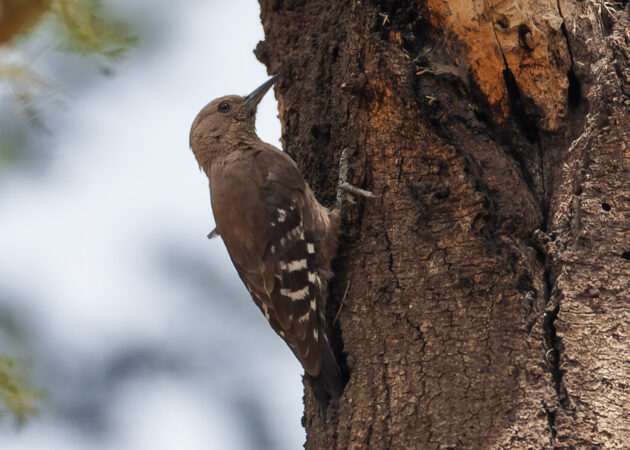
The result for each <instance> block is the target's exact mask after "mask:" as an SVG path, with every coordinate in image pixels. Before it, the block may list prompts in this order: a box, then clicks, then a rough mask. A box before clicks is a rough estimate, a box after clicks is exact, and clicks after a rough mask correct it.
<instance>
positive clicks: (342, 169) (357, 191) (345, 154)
mask: <svg viewBox="0 0 630 450" xmlns="http://www.w3.org/2000/svg"><path fill="white" fill-rule="evenodd" d="M351 151H352V148H350V147H346V148H344V149H343V151H342V152H341V158H339V181H338V182H337V202H336V207H337V208H338V209H341V207H342V206H343V202H344V200H345V197H346V193H348V192H350V193H352V194H354V195H360V196H361V197H367V198H379V197H380V195H378V194H375V193H373V192H370V191H366V190H365V189H361V188H359V187H356V186H355V185H353V184H350V183H348V163H349V161H348V159H349V158H350V152H351Z"/></svg>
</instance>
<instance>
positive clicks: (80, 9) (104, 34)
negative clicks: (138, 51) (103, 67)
mask: <svg viewBox="0 0 630 450" xmlns="http://www.w3.org/2000/svg"><path fill="white" fill-rule="evenodd" d="M50 11H51V13H52V14H51V16H50V20H51V21H52V24H53V25H54V26H55V28H56V30H57V33H58V34H59V36H61V37H62V38H63V44H64V46H63V50H65V51H68V52H72V53H79V54H84V55H101V56H105V57H107V58H118V57H120V56H122V55H123V54H124V53H125V51H127V50H128V49H129V48H130V47H132V46H133V45H135V44H136V41H137V39H136V37H135V36H134V35H133V34H132V32H131V28H130V26H129V24H127V23H126V22H124V21H122V20H118V19H116V18H115V17H113V16H111V15H109V14H107V12H106V11H105V10H103V8H102V5H101V2H98V1H95V0H52V1H51V2H50Z"/></svg>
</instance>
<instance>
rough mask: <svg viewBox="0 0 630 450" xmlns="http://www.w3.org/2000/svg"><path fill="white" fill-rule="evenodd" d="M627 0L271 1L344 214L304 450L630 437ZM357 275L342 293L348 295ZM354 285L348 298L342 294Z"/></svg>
mask: <svg viewBox="0 0 630 450" xmlns="http://www.w3.org/2000/svg"><path fill="white" fill-rule="evenodd" d="M626 3H627V0H624V1H621V2H611V3H604V2H603V1H595V0H590V1H586V0H583V1H568V0H521V1H518V0H515V1H496V0H485V1H473V2H471V1H462V0H452V1H447V0H416V1H414V0H400V1H376V0H352V1H351V0H345V1H341V0H337V1H331V0H310V1H305V0H261V11H262V22H263V25H264V29H265V35H266V38H265V41H264V42H261V43H260V44H259V45H258V47H257V49H256V54H257V56H258V57H259V59H260V60H261V61H263V62H264V63H265V64H266V65H267V66H268V68H269V72H270V73H276V72H280V73H281V75H282V76H281V79H280V81H279V84H278V86H277V89H276V96H277V98H278V101H279V109H280V118H281V121H282V124H283V133H282V139H283V143H284V149H285V151H287V152H288V153H289V154H291V156H293V157H294V158H295V159H296V161H297V162H298V165H299V166H300V167H301V169H302V170H303V173H304V174H305V176H306V178H307V179H308V181H309V182H310V183H311V186H313V187H314V189H315V191H316V192H317V194H318V196H319V198H320V200H322V201H323V202H324V203H325V202H326V201H328V202H329V203H330V204H331V203H332V202H333V195H334V187H335V183H336V170H337V169H336V168H337V163H338V157H339V154H340V152H341V150H342V149H343V148H344V147H345V146H351V147H354V148H356V149H357V152H356V155H355V159H354V162H353V170H354V175H353V177H354V179H353V180H352V181H353V182H354V183H355V184H358V185H362V186H365V187H367V188H369V189H371V190H373V191H375V192H379V193H381V194H382V195H383V197H382V198H381V199H379V200H378V201H361V202H360V203H359V204H358V205H356V206H353V207H352V208H349V209H348V210H347V211H346V214H345V217H344V236H343V238H342V241H341V242H342V243H341V249H340V255H339V258H338V259H337V261H336V266H335V270H336V278H335V280H334V284H333V287H332V294H331V299H330V310H329V311H328V313H329V317H330V320H331V322H332V321H333V317H334V316H335V315H336V314H337V311H338V310H339V308H341V310H340V312H339V314H338V318H337V320H336V322H335V324H334V330H333V332H334V335H335V345H336V350H337V351H338V354H339V358H340V360H342V361H343V363H344V370H345V371H346V376H347V378H348V384H347V386H346V388H345V392H344V395H343V397H342V398H341V401H340V403H339V408H338V410H337V413H336V414H330V415H329V418H328V423H327V424H326V425H325V426H324V425H323V424H322V422H321V420H320V418H319V415H318V410H317V407H316V405H315V403H314V400H313V397H312V394H311V393H310V391H309V389H308V388H307V389H306V391H305V392H306V394H305V405H306V407H305V413H304V418H303V423H304V425H305V427H306V430H307V441H306V444H305V446H306V448H309V449H332V448H339V449H345V448H396V449H398V448H628V446H630V337H629V334H630V150H629V148H628V146H629V140H628V137H629V135H630V120H629V119H630V117H629V116H630V113H629V110H630V107H629V105H630V69H629V65H628V59H629V54H630V32H629V31H628V30H629V27H628V23H629V22H628V10H629V9H630V6H627V5H626ZM346 291H347V292H346ZM344 297H345V299H344Z"/></svg>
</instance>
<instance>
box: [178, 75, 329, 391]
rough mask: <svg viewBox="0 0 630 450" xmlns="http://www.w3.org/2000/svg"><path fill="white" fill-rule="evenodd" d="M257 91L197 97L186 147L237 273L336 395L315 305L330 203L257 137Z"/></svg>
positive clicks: (320, 310) (323, 287)
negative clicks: (202, 103)
mask: <svg viewBox="0 0 630 450" xmlns="http://www.w3.org/2000/svg"><path fill="white" fill-rule="evenodd" d="M271 81H272V80H271ZM269 85H270V84H269ZM265 90H266V89H265ZM258 91H260V89H259V90H257V91H254V93H252V94H250V96H248V97H239V96H227V97H221V98H219V99H217V100H214V101H212V102H211V103H209V104H208V105H207V106H206V107H204V108H203V109H202V111H201V112H200V113H199V115H198V116H197V118H196V119H195V121H194V123H193V126H192V129H191V134H190V144H191V148H192V150H193V152H194V154H195V157H196V158H197V161H198V163H199V165H200V167H201V168H202V169H203V170H204V171H205V173H206V174H207V176H208V178H209V181H210V192H211V201H212V210H213V213H214V218H215V222H216V227H217V231H218V234H219V235H220V236H221V237H222V239H223V241H224V243H225V246H226V248H227V250H228V253H229V255H230V258H231V259H232V262H233V263H234V266H235V267H236V269H237V271H238V274H239V276H240V277H241V279H242V280H243V282H244V283H245V285H246V287H247V289H248V290H249V292H250V294H251V295H252V298H253V299H254V301H255V303H256V305H258V307H259V308H260V310H261V311H262V312H263V314H264V315H265V317H266V318H267V320H268V321H269V323H270V325H271V327H272V328H273V329H274V331H275V332H276V333H278V334H279V335H280V336H281V337H282V338H283V339H284V340H285V341H286V342H287V344H288V345H289V347H290V348H291V350H292V351H293V353H294V354H295V355H296V357H297V358H298V360H299V361H300V362H301V363H302V365H303V367H304V369H305V371H306V373H307V374H309V375H310V376H311V377H313V378H314V379H317V378H318V377H322V376H324V378H326V379H324V380H322V383H323V386H324V389H325V390H326V391H327V393H328V395H329V396H330V397H332V398H333V399H334V400H336V399H337V398H338V397H339V395H340V394H341V381H340V375H339V368H338V366H337V363H336V360H335V358H334V355H333V352H332V350H331V349H330V345H329V343H328V339H327V336H326V324H325V318H324V311H325V301H326V297H327V291H328V281H329V279H330V277H331V269H330V264H331V261H332V259H333V257H334V255H335V252H336V247H337V234H338V229H339V212H338V211H336V210H335V211H329V210H328V209H326V208H325V207H323V206H322V205H320V204H319V202H318V201H317V199H316V198H315V196H314V194H313V192H312V191H311V189H310V187H309V186H308V184H307V183H306V182H305V181H304V179H303V178H302V176H301V174H300V172H299V170H298V168H297V166H296V164H295V163H294V162H293V160H292V159H291V158H290V157H289V156H288V155H286V154H285V153H283V152H281V151H280V150H278V149H276V148H275V147H273V146H271V145H269V144H266V143H264V142H262V141H261V140H260V139H259V138H258V136H257V135H256V132H255V123H254V121H255V112H256V103H257V102H258V101H259V100H260V98H261V97H262V95H264V92H263V93H262V95H261V94H260V92H258ZM254 94H256V95H257V96H259V97H257V98H254V99H253V100H252V96H254ZM254 101H255V102H254Z"/></svg>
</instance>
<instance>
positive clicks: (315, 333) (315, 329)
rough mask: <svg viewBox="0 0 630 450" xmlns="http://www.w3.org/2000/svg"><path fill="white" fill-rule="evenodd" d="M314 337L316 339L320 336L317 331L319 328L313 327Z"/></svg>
mask: <svg viewBox="0 0 630 450" xmlns="http://www.w3.org/2000/svg"><path fill="white" fill-rule="evenodd" d="M313 337H314V338H315V340H317V339H318V338H319V333H318V332H317V328H313Z"/></svg>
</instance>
